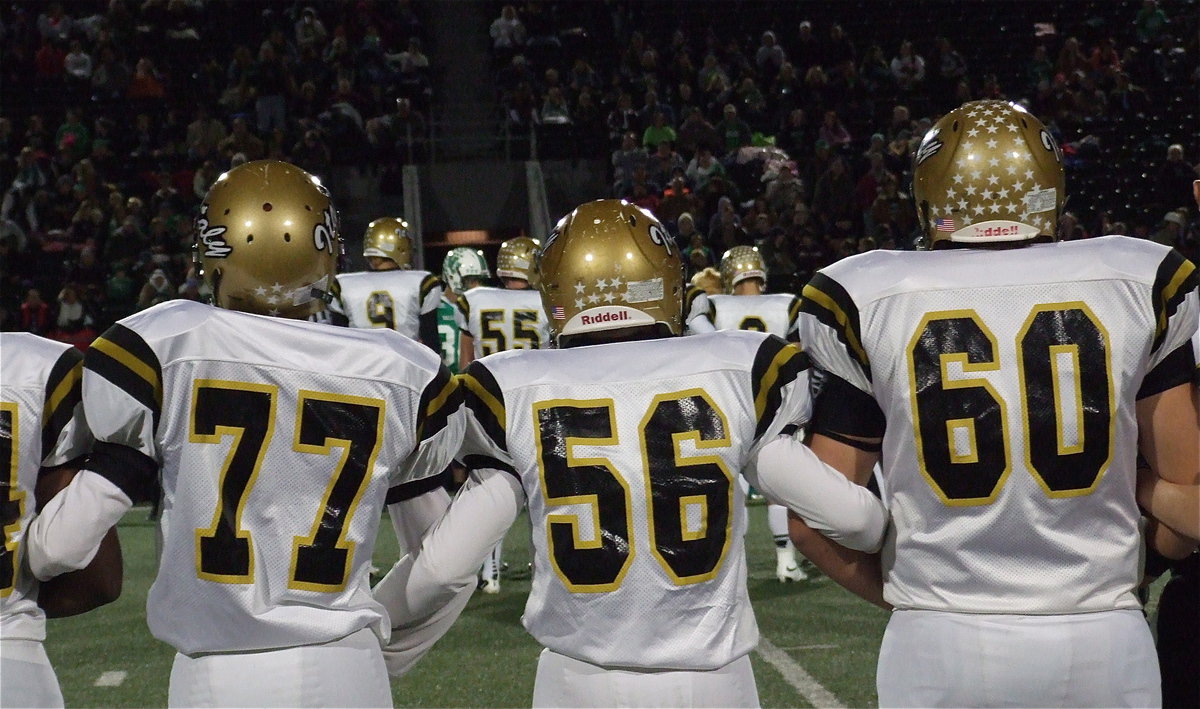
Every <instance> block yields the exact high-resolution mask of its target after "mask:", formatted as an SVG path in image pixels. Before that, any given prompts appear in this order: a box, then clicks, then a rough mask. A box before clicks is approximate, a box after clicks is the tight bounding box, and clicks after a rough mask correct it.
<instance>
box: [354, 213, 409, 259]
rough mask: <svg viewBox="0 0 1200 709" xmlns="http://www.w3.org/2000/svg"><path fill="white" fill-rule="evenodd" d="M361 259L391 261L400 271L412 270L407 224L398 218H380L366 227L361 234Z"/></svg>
mask: <svg viewBox="0 0 1200 709" xmlns="http://www.w3.org/2000/svg"><path fill="white" fill-rule="evenodd" d="M362 254H363V258H371V257H372V256H377V257H379V258H386V259H391V260H392V261H395V262H396V266H398V267H400V268H402V269H409V268H412V237H411V236H409V235H408V222H406V221H404V220H403V219H402V218H400V217H381V218H379V219H376V220H375V221H373V222H371V223H370V224H368V225H367V232H366V233H365V234H363V252H362Z"/></svg>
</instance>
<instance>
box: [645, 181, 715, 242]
mask: <svg viewBox="0 0 1200 709" xmlns="http://www.w3.org/2000/svg"><path fill="white" fill-rule="evenodd" d="M701 209H703V205H702V204H700V199H699V198H698V197H696V195H695V194H694V193H693V192H692V191H691V189H689V188H688V185H687V178H685V177H684V174H683V169H682V168H676V169H675V171H674V173H673V174H672V176H671V179H670V182H669V183H668V184H667V187H666V189H664V190H663V194H662V199H661V200H659V203H658V211H657V212H655V213H654V215H655V216H656V217H658V219H659V221H661V222H662V223H663V224H665V225H666V226H667V228H668V229H676V228H677V225H678V219H679V217H680V216H681V215H683V214H685V213H686V214H700V213H701V212H700V210H701ZM680 243H687V242H686V241H680Z"/></svg>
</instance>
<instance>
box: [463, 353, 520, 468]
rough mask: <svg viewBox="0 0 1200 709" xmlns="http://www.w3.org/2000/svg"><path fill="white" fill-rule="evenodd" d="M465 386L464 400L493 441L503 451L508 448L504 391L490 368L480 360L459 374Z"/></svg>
mask: <svg viewBox="0 0 1200 709" xmlns="http://www.w3.org/2000/svg"><path fill="white" fill-rule="evenodd" d="M458 376H459V379H460V381H461V383H462V387H463V400H464V401H465V402H466V405H467V408H468V409H470V410H471V413H473V414H475V419H476V420H477V421H479V423H480V425H482V426H483V430H484V432H485V433H487V435H488V437H489V438H491V439H492V443H494V444H496V447H497V448H499V449H500V450H502V451H507V450H508V441H507V438H508V436H507V434H506V433H505V429H506V426H507V421H506V420H505V416H506V414H505V411H504V393H503V392H501V391H500V385H499V384H497V383H496V379H495V377H493V376H492V373H491V372H490V371H488V368H487V367H485V366H484V365H483V364H481V363H480V362H479V361H478V360H476V361H474V362H472V363H471V364H470V366H468V367H467V371H465V372H463V373H462V374H460V375H458Z"/></svg>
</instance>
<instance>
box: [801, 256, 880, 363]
mask: <svg viewBox="0 0 1200 709" xmlns="http://www.w3.org/2000/svg"><path fill="white" fill-rule="evenodd" d="M800 312H802V313H808V314H809V315H812V316H813V317H815V318H816V319H817V320H819V321H820V322H822V323H824V324H825V325H827V326H828V327H830V328H831V329H832V330H833V331H834V332H836V333H837V336H838V339H839V340H841V341H842V343H843V344H844V345H846V347H847V348H848V349H849V350H850V354H851V355H853V356H854V358H855V359H857V360H858V363H859V365H860V366H861V367H862V370H863V373H864V374H865V375H866V377H867V379H870V378H871V364H870V360H869V359H868V358H867V352H866V350H864V349H863V347H862V344H861V343H862V333H861V331H860V330H859V323H858V308H857V307H855V305H854V301H853V300H852V299H851V298H850V294H849V293H847V292H846V290H845V289H844V288H842V286H841V285H840V284H838V282H837V281H835V280H833V279H832V278H829V277H828V276H826V275H825V274H823V273H817V274H815V275H813V277H812V280H811V281H809V283H808V285H806V286H804V292H803V298H802V300H801V303H800Z"/></svg>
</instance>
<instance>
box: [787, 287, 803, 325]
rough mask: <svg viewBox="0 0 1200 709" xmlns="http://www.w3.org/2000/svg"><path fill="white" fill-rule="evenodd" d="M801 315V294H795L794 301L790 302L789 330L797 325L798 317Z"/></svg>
mask: <svg viewBox="0 0 1200 709" xmlns="http://www.w3.org/2000/svg"><path fill="white" fill-rule="evenodd" d="M798 317H800V296H798V295H797V296H793V297H792V302H791V303H788V330H789V331H790V330H791V328H793V327H795V325H796V318H798Z"/></svg>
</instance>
